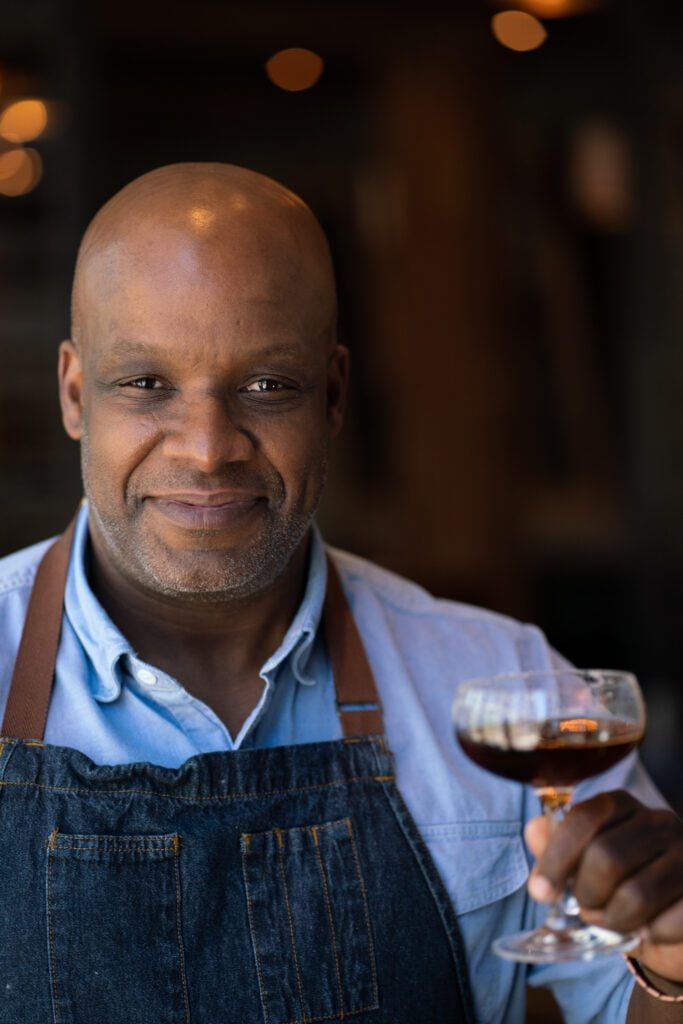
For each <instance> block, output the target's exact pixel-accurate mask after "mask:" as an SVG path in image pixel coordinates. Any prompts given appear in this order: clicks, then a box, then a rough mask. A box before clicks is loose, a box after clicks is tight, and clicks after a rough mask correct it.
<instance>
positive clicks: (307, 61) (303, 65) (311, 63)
mask: <svg viewBox="0 0 683 1024" xmlns="http://www.w3.org/2000/svg"><path fill="white" fill-rule="evenodd" d="M323 67H324V63H323V59H322V57H319V56H318V54H317V53H313V51H312V50H302V49H299V48H298V47H292V48H291V49H289V50H280V51H279V53H275V54H273V56H272V57H271V58H270V60H268V61H266V72H267V74H268V78H270V80H271V82H273V84H274V85H277V86H279V87H280V89H286V90H287V91H288V92H301V91H302V90H303V89H310V88H311V86H312V85H315V83H316V82H317V81H318V79H319V78H320V76H321V75H322V73H323Z"/></svg>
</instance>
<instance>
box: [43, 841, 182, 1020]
mask: <svg viewBox="0 0 683 1024" xmlns="http://www.w3.org/2000/svg"><path fill="white" fill-rule="evenodd" d="M47 846H48V850H47V853H48V858H47V885H46V892H47V927H48V951H49V962H50V984H51V988H52V1005H53V1022H54V1024H93V1022H94V1021H106V1022H107V1024H149V1022H150V1021H154V1024H189V1022H190V1013H189V1006H188V1001H187V987H186V982H185V964H184V955H183V946H182V936H181V927H180V874H179V864H178V857H179V853H180V837H179V836H177V835H165V836H81V835H65V834H62V833H61V832H58V831H57V830H55V832H53V833H52V835H51V836H50V839H49V841H48V844H47Z"/></svg>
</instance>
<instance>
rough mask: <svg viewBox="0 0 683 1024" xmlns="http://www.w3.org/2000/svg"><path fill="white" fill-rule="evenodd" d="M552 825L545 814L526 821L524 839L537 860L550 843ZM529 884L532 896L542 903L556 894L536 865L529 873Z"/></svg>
mask: <svg viewBox="0 0 683 1024" xmlns="http://www.w3.org/2000/svg"><path fill="white" fill-rule="evenodd" d="M550 827H551V826H550V822H549V821H548V819H547V818H546V817H545V816H544V815H540V816H539V817H538V818H532V819H531V820H530V821H528V822H527V823H526V826H525V828H524V839H525V841H526V844H527V846H528V847H529V849H530V850H531V852H532V853H533V855H534V857H535V858H536V860H538V859H539V858H540V857H541V856H542V855H543V852H544V851H545V848H546V846H547V845H548V840H549V839H550ZM527 884H528V887H529V892H530V894H531V896H532V897H533V898H534V899H535V900H538V901H539V902H541V903H544V902H545V901H546V900H549V899H552V898H553V896H554V895H555V893H554V891H553V888H552V886H551V884H550V882H548V880H547V879H546V878H542V877H541V876H540V875H539V874H538V871H537V869H536V867H533V868H532V869H531V874H530V875H529V881H528V883H527Z"/></svg>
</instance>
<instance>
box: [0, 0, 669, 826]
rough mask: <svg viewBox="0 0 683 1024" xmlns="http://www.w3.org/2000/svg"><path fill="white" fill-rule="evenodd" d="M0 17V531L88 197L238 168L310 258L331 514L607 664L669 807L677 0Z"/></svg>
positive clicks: (66, 502)
mask: <svg viewBox="0 0 683 1024" xmlns="http://www.w3.org/2000/svg"><path fill="white" fill-rule="evenodd" d="M510 10H512V11H513V14H512V17H511V16H510ZM534 15H535V17H536V19H537V20H534V18H533V16H534ZM492 19H493V20H492ZM1 28H2V32H1V33H0V136H1V139H0V496H1V503H0V554H2V553H6V552H9V551H10V550H13V549H15V548H17V547H19V546H22V545H25V544H29V543H31V542H33V541H35V540H38V539H39V538H42V537H44V536H47V535H49V534H52V533H55V532H57V531H58V530H60V528H61V527H62V526H63V525H64V524H65V523H66V522H67V520H68V519H69V517H70V515H71V513H72V510H73V508H74V506H75V503H76V501H77V499H78V497H79V475H78V458H77V450H76V448H75V446H74V445H73V444H72V443H70V442H68V441H67V440H66V438H65V437H64V436H63V433H62V430H61V426H60V422H59V415H58V406H57V401H56V392H55V379H54V364H55V351H56V346H57V343H58V342H59V340H60V339H61V338H62V337H65V336H66V335H67V334H68V303H69V285H70V277H71V273H72V268H73V262H74V257H75V254H76V248H77V244H78V240H79V236H80V234H81V232H82V231H83V228H84V227H85V225H86V223H87V221H88V220H89V218H90V217H91V216H92V214H93V213H94V212H95V210H96V209H97V208H98V206H99V205H100V204H101V203H102V202H103V201H104V200H106V199H107V198H108V197H109V196H110V195H111V194H112V193H113V192H115V191H116V190H117V189H119V188H120V187H121V186H123V185H124V184H125V183H126V182H128V181H129V180H130V179H131V178H133V177H135V176H136V175H138V174H140V173H142V172H144V171H147V170H150V169H151V168H153V167H157V166H159V165H161V164H164V163H168V162H174V161H182V160H224V161H229V162H234V163H240V164H245V165H247V166H248V167H251V168H254V169H256V170H259V171H262V172H265V173H266V174H270V175H272V176H274V177H275V178H277V179H279V180H281V181H283V182H284V183H285V184H287V185H288V186H290V187H291V188H293V189H294V190H295V191H297V192H299V193H301V194H302V195H303V196H304V198H305V199H307V201H308V202H309V203H310V204H311V205H312V207H313V208H314V210H315V211H316V212H317V213H318V215H319V217H320V219H321V221H322V223H323V225H324V227H325V228H326V230H327V231H328V233H329V236H330V239H331V242H332V246H333V251H334V256H335V260H336V264H337V268H338V274H339V283H340V292H341V307H342V313H341V336H342V339H343V340H344V341H345V342H347V343H348V344H349V346H350V347H351V349H352V352H353V362H354V374H355V377H354V380H355V384H354V390H353V395H352V405H351V410H350V415H349V420H348V424H347V428H346V431H345V435H344V437H343V440H342V443H341V444H340V445H339V450H338V453H337V456H336V460H335V463H334V466H333V471H332V477H331V480H330V487H329V492H328V497H327V500H326V503H325V506H324V508H323V510H322V511H321V521H322V523H323V526H324V529H325V532H326V535H327V537H328V539H329V540H330V541H332V542H333V543H335V544H338V545H341V546H345V547H348V548H350V549H352V550H354V551H356V552H358V553H360V554H362V555H366V556H368V557H370V558H373V559H375V560H377V561H379V562H381V563H382V564H384V565H386V566H388V567H390V568H392V569H394V570H396V571H398V572H401V573H404V574H406V575H409V576H411V577H413V578H415V579H417V580H418V581H420V582H421V583H423V584H424V585H425V586H427V587H429V588H430V589H432V590H433V591H435V592H437V593H439V594H441V595H444V596H448V597H453V598H459V599H462V600H467V601H472V602H475V603H479V604H484V605H488V606H490V607H493V608H496V609H498V610H501V611H504V612H506V613H509V614H512V615H514V616H517V617H520V618H523V619H528V620H532V621H535V622H538V623H539V624H540V625H541V626H542V627H543V628H544V629H545V630H546V632H547V634H548V636H549V637H550V639H551V641H552V642H553V644H554V645H555V646H556V647H558V648H559V649H560V650H562V651H563V652H564V653H565V654H566V655H567V656H568V657H570V658H571V659H573V660H574V661H575V662H577V663H580V664H586V665H597V666H601V665H603V666H607V667H618V668H620V667H627V668H631V669H633V670H635V671H636V672H637V673H638V674H639V676H640V678H641V680H642V683H643V687H644V689H645V692H646V697H647V700H648V704H649V709H650V731H649V736H648V740H647V743H646V747H645V757H646V761H647V763H648V765H649V767H650V770H651V771H652V773H653V774H654V776H655V778H656V779H657V781H658V783H659V784H660V786H661V787H662V789H663V790H664V791H665V793H666V795H667V797H668V798H669V800H671V801H672V802H673V803H674V804H676V805H677V806H678V808H679V809H682V810H683V796H682V793H681V786H680V784H679V775H680V772H681V769H682V768H683V761H682V758H681V756H680V744H679V739H678V736H679V733H680V732H681V729H682V728H683V698H682V697H681V680H682V679H683V640H682V637H683V620H682V613H683V478H682V476H681V473H680V472H679V466H680V464H681V458H680V453H681V449H682V448H683V344H682V340H681V328H682V327H683V321H682V311H681V309H680V298H679V295H680V284H679V279H680V269H681V258H682V255H683V60H682V57H683V5H681V4H680V2H678V0H670V2H664V0H660V2H658V3H656V4H655V3H649V2H647V0H642V2H635V0H614V2H611V3H610V2H609V0H594V2H589V0H525V2H522V0H519V2H513V0H511V2H510V3H508V4H503V3H494V2H488V0H470V2H456V0H453V2H451V3H448V4H445V3H437V2H436V0H421V2H419V3H417V2H415V3H394V4H383V3H380V2H376V3H368V2H363V3H361V2H358V0H343V2H342V0H325V2H324V3H320V2H303V0H300V2H295V0H289V2H286V3H285V2H282V0H272V2H267V0H249V2H242V0H240V2H238V0H195V2H194V3H192V4H189V3H187V0H182V2H181V0H166V2H165V3H164V4H163V6H160V5H159V6H157V5H155V4H152V3H140V2H132V0H117V2H116V3H111V2H104V0H89V2H88V3H82V4H81V3H76V2H75V0H72V2H69V0H21V2H17V0H4V3H3V5H2V19H1ZM544 37H545V38H544ZM511 47H512V48H511ZM526 47H532V48H528V49H525V48H526ZM290 48H301V49H304V50H309V51H312V54H309V55H308V56H307V55H306V54H305V53H304V54H301V53H298V54H297V53H294V54H291V53H290V54H287V53H285V54H284V55H282V53H281V51H283V50H285V51H286V50H289V49H290ZM276 54H280V56H279V57H278V59H277V60H274V61H272V62H271V63H270V64H269V65H268V68H267V67H266V64H267V62H269V61H270V59H271V58H273V57H274V56H275V55H276ZM316 55H317V57H316ZM317 58H319V59H321V60H322V73H320V72H321V65H320V60H318V59H317ZM316 75H318V76H319V77H318V78H317V80H315V81H313V80H314V79H315V78H316ZM283 76H284V77H283ZM288 76H289V77H288ZM292 76H293V78H292ZM274 78H275V79H277V80H279V81H280V84H279V85H278V84H277V82H276V81H274V80H273V79H274ZM311 82H312V84H310V83H311ZM302 84H303V85H307V84H310V87H308V88H301V86H302ZM283 85H284V86H285V87H284V88H283V87H282V86H283ZM26 101H32V102H28V103H26ZM17 104H22V105H17Z"/></svg>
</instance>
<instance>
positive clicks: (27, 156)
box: [0, 149, 43, 196]
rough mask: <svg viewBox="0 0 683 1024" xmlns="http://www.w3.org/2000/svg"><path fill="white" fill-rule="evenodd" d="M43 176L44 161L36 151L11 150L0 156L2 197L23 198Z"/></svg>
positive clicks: (0, 192)
mask: <svg viewBox="0 0 683 1024" xmlns="http://www.w3.org/2000/svg"><path fill="white" fill-rule="evenodd" d="M42 176H43V161H42V160H41V158H40V154H39V153H38V152H37V150H35V149H10V150H7V151H6V152H5V153H2V154H1V155H0V195H4V196H23V195H26V193H27V192H31V191H32V190H33V189H34V188H35V187H36V185H37V184H38V182H39V181H40V179H41V178H42Z"/></svg>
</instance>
